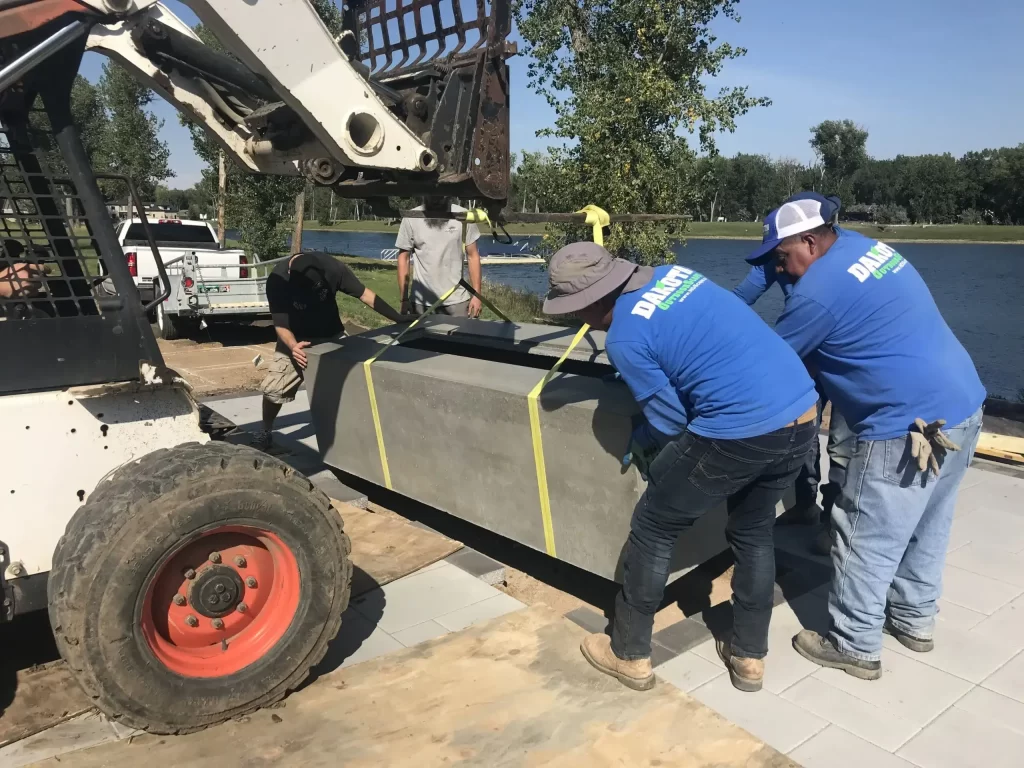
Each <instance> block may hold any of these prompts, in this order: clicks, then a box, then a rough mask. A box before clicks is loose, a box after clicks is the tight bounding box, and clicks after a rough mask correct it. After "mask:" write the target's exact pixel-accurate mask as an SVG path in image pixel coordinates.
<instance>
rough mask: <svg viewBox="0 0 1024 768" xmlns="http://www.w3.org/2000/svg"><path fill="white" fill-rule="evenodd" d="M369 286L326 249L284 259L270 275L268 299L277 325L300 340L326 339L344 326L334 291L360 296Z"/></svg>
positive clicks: (337, 332) (340, 330)
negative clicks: (326, 251)
mask: <svg viewBox="0 0 1024 768" xmlns="http://www.w3.org/2000/svg"><path fill="white" fill-rule="evenodd" d="M365 290H366V287H365V286H364V285H363V284H362V283H361V282H359V278H358V277H356V276H355V275H354V274H353V272H352V270H351V269H349V268H348V267H347V266H345V265H344V264H342V263H341V262H340V261H338V260H337V259H335V258H334V257H332V256H328V255H326V254H323V253H300V254H299V255H298V256H296V257H295V258H294V259H292V261H291V265H290V266H289V263H288V262H287V261H282V262H281V263H280V264H278V265H277V266H276V267H274V270H273V271H272V272H271V273H270V277H268V278H267V301H268V302H269V303H270V313H271V315H273V318H274V325H275V326H277V327H278V328H288V329H289V330H290V331H291V332H292V333H293V334H295V338H296V339H298V340H299V341H311V340H313V339H325V338H328V337H330V336H337V335H338V334H340V333H341V332H342V331H344V330H345V326H344V325H342V323H341V313H340V312H339V311H338V302H337V301H335V298H334V295H335V294H336V293H337V292H338V291H341V292H342V293H344V294H347V295H349V296H354V297H356V298H357V299H358V298H359V297H360V296H362V295H363V291H365Z"/></svg>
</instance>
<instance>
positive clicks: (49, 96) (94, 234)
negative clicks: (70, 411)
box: [0, 27, 161, 395]
mask: <svg viewBox="0 0 1024 768" xmlns="http://www.w3.org/2000/svg"><path fill="white" fill-rule="evenodd" d="M51 34H52V30H50V29H48V28H46V27H43V28H41V29H39V30H37V31H36V32H35V33H30V34H27V35H24V36H20V37H17V38H7V39H3V40H0V68H2V67H3V66H4V64H5V63H7V62H8V61H10V60H12V59H13V58H14V57H16V56H17V55H18V54H19V53H20V52H24V51H25V50H26V49H28V48H30V47H31V46H32V45H33V44H34V43H38V42H39V41H42V40H45V39H46V38H47V37H48V35H51ZM35 37H38V38H39V40H35V39H34V38H35ZM26 38H33V39H26ZM81 56H82V46H81V45H77V46H76V45H70V46H68V47H67V48H65V49H64V50H62V51H60V52H58V53H56V54H54V55H53V56H51V57H50V58H49V59H47V60H46V61H45V62H44V63H43V64H41V65H40V66H38V67H36V68H35V69H33V70H32V71H31V72H29V74H27V75H26V76H25V77H24V79H23V80H22V82H21V84H20V85H17V86H14V87H11V88H9V89H7V90H5V91H3V92H2V93H0V243H2V251H3V252H2V253H0V348H2V349H3V350H4V358H5V363H4V364H3V365H0V395H4V394H13V393H19V392H32V391H41V390H48V389H55V388H65V387H72V386H79V385H87V384H99V383H106V382H117V381H129V380H134V379H138V377H139V361H140V360H150V361H153V362H155V363H159V362H160V361H161V358H160V351H159V349H158V348H157V345H156V339H155V338H154V337H153V333H152V331H151V330H150V326H149V323H148V321H147V319H146V316H145V314H144V311H143V307H142V305H141V303H140V300H139V298H138V292H137V290H136V288H135V285H134V283H133V281H132V279H131V275H130V274H129V270H128V267H127V264H126V262H125V259H124V254H123V252H122V250H121V247H120V246H119V245H118V242H117V238H116V236H115V234H114V227H113V224H112V222H111V220H110V216H109V213H108V211H107V209H106V206H105V204H104V201H103V198H102V195H101V194H100V190H99V188H98V186H97V181H96V177H95V176H94V174H93V172H92V170H91V169H90V167H89V163H88V156H87V154H86V151H85V149H84V147H83V145H82V142H81V140H80V138H79V135H78V131H77V129H76V128H75V126H74V125H73V123H72V120H71V113H70V94H71V85H72V83H73V79H74V74H75V73H76V72H77V71H78V64H79V62H80V60H81ZM12 363H13V364H12Z"/></svg>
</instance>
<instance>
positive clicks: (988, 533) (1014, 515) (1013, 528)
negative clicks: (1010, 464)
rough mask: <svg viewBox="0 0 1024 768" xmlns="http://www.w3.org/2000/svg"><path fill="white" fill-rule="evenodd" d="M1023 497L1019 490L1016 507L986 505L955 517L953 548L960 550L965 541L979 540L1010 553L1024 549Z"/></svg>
mask: <svg viewBox="0 0 1024 768" xmlns="http://www.w3.org/2000/svg"><path fill="white" fill-rule="evenodd" d="M1021 498H1024V491H1021V492H1019V493H1018V495H1017V501H1015V502H1012V505H1013V507H1015V508H1013V509H998V508H996V507H995V506H986V507H984V508H981V509H976V510H975V511H973V512H970V513H968V514H966V515H964V516H963V517H958V518H956V519H954V520H953V527H952V529H951V530H950V538H949V547H950V549H951V550H954V549H958V548H959V547H960V546H962V545H964V544H970V543H971V542H977V543H979V544H987V545H989V546H991V547H994V548H996V549H1003V550H1006V551H1007V552H1022V551H1024V514H1022V513H1021V511H1020V506H1021V503H1020V499H1021ZM1008 504H1009V502H1008Z"/></svg>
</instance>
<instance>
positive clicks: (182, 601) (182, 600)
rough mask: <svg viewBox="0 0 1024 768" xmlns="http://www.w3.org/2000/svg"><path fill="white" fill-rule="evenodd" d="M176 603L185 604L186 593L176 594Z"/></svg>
mask: <svg viewBox="0 0 1024 768" xmlns="http://www.w3.org/2000/svg"><path fill="white" fill-rule="evenodd" d="M174 604H175V605H184V604H185V596H184V595H175V596H174Z"/></svg>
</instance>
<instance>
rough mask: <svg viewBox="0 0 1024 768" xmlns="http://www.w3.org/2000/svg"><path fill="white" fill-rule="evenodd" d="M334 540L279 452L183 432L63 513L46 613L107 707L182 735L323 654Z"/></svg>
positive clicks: (338, 545) (330, 516) (341, 568)
mask: <svg viewBox="0 0 1024 768" xmlns="http://www.w3.org/2000/svg"><path fill="white" fill-rule="evenodd" d="M349 552H350V544H349V540H348V537H347V536H346V535H345V533H344V531H343V530H342V521H341V516H340V515H339V514H338V513H337V511H336V510H334V509H333V508H332V507H331V504H330V501H329V500H328V499H327V497H326V496H325V495H324V494H323V493H322V492H320V491H319V490H318V489H317V488H316V487H315V486H313V484H312V483H310V482H309V480H308V479H306V478H305V477H304V476H302V475H301V474H299V473H298V472H296V471H295V470H293V469H292V468H291V467H289V466H288V465H287V464H284V463H283V462H281V461H278V460H277V459H274V458H271V457H269V456H267V455H266V454H263V453H260V452H259V451H255V450H253V449H251V448H248V447H243V446H235V445H230V444H226V443H205V444H199V443H187V444H185V445H181V446H178V447H176V448H170V449H164V450H159V451H154V452H153V453H150V454H148V455H147V456H144V457H143V458H142V459H140V460H138V461H135V462H132V463H131V464H126V465H124V466H122V467H120V468H119V469H117V470H116V471H115V472H113V473H112V474H111V475H109V476H108V477H107V478H105V479H104V480H103V481H101V483H100V484H99V485H98V486H97V487H96V489H95V490H94V491H93V493H92V494H90V496H89V500H88V502H87V503H86V504H84V505H83V506H82V507H80V508H79V510H78V511H77V512H76V513H75V515H74V517H72V518H71V521H70V522H69V523H68V527H67V530H66V531H65V533H64V536H63V537H62V538H61V540H60V542H59V543H58V544H57V549H56V551H55V553H54V559H53V569H52V571H51V572H50V580H49V608H50V621H51V623H52V625H53V631H54V635H55V636H56V639H57V645H58V647H59V649H60V652H61V655H62V656H63V657H64V658H65V659H66V660H67V662H68V664H69V665H70V667H71V669H72V670H73V672H74V674H75V676H76V678H77V679H78V682H79V683H80V684H81V686H82V688H83V689H84V690H85V692H86V693H87V694H88V695H89V696H90V697H91V698H92V699H93V701H94V702H95V704H96V706H97V707H99V709H100V710H102V711H103V712H104V713H106V714H107V715H108V716H109V717H110V718H112V719H113V720H116V721H118V722H121V723H124V724H125V725H128V726H131V727H133V728H141V729H145V730H148V731H152V732H155V733H187V732H191V731H197V730H200V729H202V728H205V727H207V726H210V725H213V724H215V723H218V722H220V721H222V720H226V719H228V718H232V717H237V716H239V715H243V714H245V713H247V712H251V711H253V710H255V709H258V708H259V707H262V706H266V705H267V704H271V703H273V702H275V701H278V700H279V699H281V698H282V697H283V696H284V695H285V694H286V693H287V692H288V691H290V690H292V689H294V688H295V687H296V686H298V685H299V684H300V683H301V682H302V681H303V680H304V679H305V678H306V676H307V675H308V673H309V670H310V668H311V667H313V665H315V664H316V663H317V662H319V661H320V659H321V658H323V655H324V653H325V652H326V650H327V645H328V643H329V642H330V641H331V639H333V638H334V636H335V635H336V634H337V632H338V628H339V626H340V625H341V614H342V612H343V611H344V610H345V608H346V607H347V605H348V599H349V590H350V582H351V576H352V566H351V562H350V560H349Z"/></svg>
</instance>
